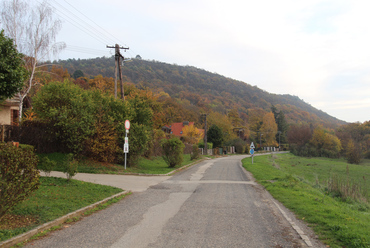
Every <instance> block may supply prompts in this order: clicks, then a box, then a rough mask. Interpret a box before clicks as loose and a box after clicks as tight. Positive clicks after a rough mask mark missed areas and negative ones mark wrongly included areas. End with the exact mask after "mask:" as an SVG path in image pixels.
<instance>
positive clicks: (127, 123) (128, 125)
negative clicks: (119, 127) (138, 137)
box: [123, 120, 130, 170]
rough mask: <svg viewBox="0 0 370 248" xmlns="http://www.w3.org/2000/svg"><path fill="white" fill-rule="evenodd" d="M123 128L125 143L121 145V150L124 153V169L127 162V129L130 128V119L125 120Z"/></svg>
mask: <svg viewBox="0 0 370 248" xmlns="http://www.w3.org/2000/svg"><path fill="white" fill-rule="evenodd" d="M125 128H126V137H125V144H124V145H123V152H124V153H125V170H126V164H127V153H128V137H127V134H128V130H129V129H130V121H129V120H126V121H125Z"/></svg>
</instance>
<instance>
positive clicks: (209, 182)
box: [163, 180, 257, 185]
mask: <svg viewBox="0 0 370 248" xmlns="http://www.w3.org/2000/svg"><path fill="white" fill-rule="evenodd" d="M163 183H171V184H194V183H196V184H212V183H218V184H248V185H257V183H255V182H252V181H228V180H202V181H175V180H167V181H164V182H163Z"/></svg>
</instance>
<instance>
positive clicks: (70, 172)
mask: <svg viewBox="0 0 370 248" xmlns="http://www.w3.org/2000/svg"><path fill="white" fill-rule="evenodd" d="M77 168H78V161H77V160H76V159H75V158H74V155H73V154H72V153H70V154H68V155H67V161H66V163H65V164H64V173H65V174H66V175H67V179H68V180H71V178H72V177H74V176H75V175H76V174H77V172H78V171H77Z"/></svg>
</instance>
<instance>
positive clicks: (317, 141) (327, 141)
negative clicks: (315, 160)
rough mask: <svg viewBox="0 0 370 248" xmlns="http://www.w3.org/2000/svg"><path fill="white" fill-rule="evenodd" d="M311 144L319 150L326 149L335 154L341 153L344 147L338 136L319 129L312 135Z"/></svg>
mask: <svg viewBox="0 0 370 248" xmlns="http://www.w3.org/2000/svg"><path fill="white" fill-rule="evenodd" d="M310 143H311V144H312V145H313V146H315V147H316V148H317V149H321V148H325V149H327V150H331V151H334V152H340V150H341V149H342V145H341V142H340V140H339V139H338V137H337V136H335V135H333V134H330V133H327V132H325V131H324V129H322V128H320V127H317V128H316V129H315V130H314V131H313V134H312V138H311V140H310Z"/></svg>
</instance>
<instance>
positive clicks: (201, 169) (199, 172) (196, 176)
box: [190, 163, 213, 181]
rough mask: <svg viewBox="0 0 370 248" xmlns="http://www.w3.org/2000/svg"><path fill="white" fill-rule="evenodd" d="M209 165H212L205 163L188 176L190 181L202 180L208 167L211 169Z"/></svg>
mask: <svg viewBox="0 0 370 248" xmlns="http://www.w3.org/2000/svg"><path fill="white" fill-rule="evenodd" d="M211 165H213V163H206V164H204V165H202V166H200V167H199V168H198V170H197V171H196V172H195V173H194V174H192V175H191V176H190V181H199V180H200V179H202V178H203V176H204V173H205V172H206V170H207V169H208V168H209V167H211Z"/></svg>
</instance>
